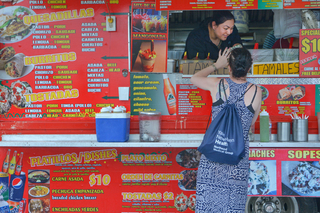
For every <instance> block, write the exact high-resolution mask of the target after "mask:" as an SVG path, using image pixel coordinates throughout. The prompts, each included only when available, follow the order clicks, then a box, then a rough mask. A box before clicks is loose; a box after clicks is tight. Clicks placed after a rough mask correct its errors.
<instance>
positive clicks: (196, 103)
mask: <svg viewBox="0 0 320 213" xmlns="http://www.w3.org/2000/svg"><path fill="white" fill-rule="evenodd" d="M177 94H178V115H203V114H205V113H204V112H205V111H208V112H209V111H210V107H211V104H210V101H211V97H210V93H209V92H208V91H204V90H201V89H199V88H197V87H196V86H194V85H191V84H179V85H177Z"/></svg>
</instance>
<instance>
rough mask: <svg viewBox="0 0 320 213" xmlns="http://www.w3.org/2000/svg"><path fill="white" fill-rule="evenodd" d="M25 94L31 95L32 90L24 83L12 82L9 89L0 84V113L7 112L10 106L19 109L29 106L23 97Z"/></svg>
mask: <svg viewBox="0 0 320 213" xmlns="http://www.w3.org/2000/svg"><path fill="white" fill-rule="evenodd" d="M26 94H32V88H31V86H30V85H29V83H28V82H26V81H19V80H18V81H14V82H12V83H11V87H8V86H5V85H2V84H1V83H0V107H1V109H0V113H1V114H5V113H7V112H9V110H10V109H11V107H12V106H14V107H16V108H19V109H23V108H26V107H27V106H28V105H29V104H31V102H30V101H29V102H28V101H27V99H26V97H25V96H24V95H26Z"/></svg>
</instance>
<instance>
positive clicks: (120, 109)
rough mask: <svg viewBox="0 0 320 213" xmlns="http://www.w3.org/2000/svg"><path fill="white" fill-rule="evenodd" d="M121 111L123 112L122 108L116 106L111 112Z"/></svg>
mask: <svg viewBox="0 0 320 213" xmlns="http://www.w3.org/2000/svg"><path fill="white" fill-rule="evenodd" d="M122 112H123V110H122V108H121V107H119V106H116V107H115V108H114V109H113V113H122Z"/></svg>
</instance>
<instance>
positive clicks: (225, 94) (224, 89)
mask: <svg viewBox="0 0 320 213" xmlns="http://www.w3.org/2000/svg"><path fill="white" fill-rule="evenodd" d="M220 81H222V86H223V91H224V96H225V97H226V101H227V100H228V98H227V93H226V88H225V87H224V80H223V79H221V80H220ZM219 90H220V88H219ZM220 97H221V94H220Z"/></svg>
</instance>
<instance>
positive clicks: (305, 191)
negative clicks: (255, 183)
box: [281, 161, 320, 196]
mask: <svg viewBox="0 0 320 213" xmlns="http://www.w3.org/2000/svg"><path fill="white" fill-rule="evenodd" d="M281 168H282V169H281V173H282V194H283V195H300V196H320V165H319V161H282V162H281Z"/></svg>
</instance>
